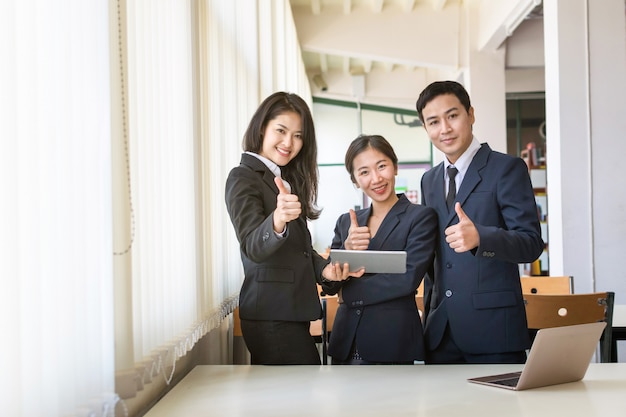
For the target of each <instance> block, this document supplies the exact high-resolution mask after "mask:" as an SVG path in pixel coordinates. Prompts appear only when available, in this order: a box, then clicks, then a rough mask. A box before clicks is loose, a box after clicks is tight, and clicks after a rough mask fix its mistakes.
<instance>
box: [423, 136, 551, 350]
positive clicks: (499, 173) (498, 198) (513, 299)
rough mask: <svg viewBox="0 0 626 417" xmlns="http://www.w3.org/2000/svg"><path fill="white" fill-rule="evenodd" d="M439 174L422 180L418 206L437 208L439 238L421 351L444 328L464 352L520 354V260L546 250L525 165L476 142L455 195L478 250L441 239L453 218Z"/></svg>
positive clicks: (523, 339) (525, 341)
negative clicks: (462, 249) (477, 241)
mask: <svg viewBox="0 0 626 417" xmlns="http://www.w3.org/2000/svg"><path fill="white" fill-rule="evenodd" d="M443 169H444V168H443V163H441V164H439V165H437V166H436V167H434V168H433V169H431V170H430V171H428V172H427V173H425V174H424V176H423V178H422V201H423V203H424V204H425V205H427V206H430V207H433V208H435V209H436V210H437V214H438V216H439V236H441V239H440V241H439V247H438V249H437V254H436V257H435V262H434V266H433V270H432V271H430V272H429V275H428V276H427V278H426V279H425V305H426V310H427V311H426V321H425V323H426V324H425V338H426V345H427V349H428V350H429V351H433V350H435V349H436V348H437V347H438V345H439V343H440V342H441V340H442V337H443V334H444V331H445V330H446V325H448V326H449V332H450V334H451V335H452V339H453V340H454V343H456V345H457V346H458V347H459V348H460V350H461V351H463V352H467V353H470V354H498V353H502V352H520V351H524V350H525V349H527V348H528V347H529V346H530V340H529V337H528V330H527V324H526V314H525V309H524V301H523V298H522V291H521V285H520V279H519V267H518V263H525V262H532V261H534V260H535V259H537V257H539V255H540V254H541V252H542V251H543V247H544V244H543V241H542V239H541V231H540V226H539V219H538V216H537V207H536V203H535V198H534V195H533V190H532V185H531V183H530V178H529V175H528V170H527V167H526V164H525V163H524V162H523V161H522V160H521V159H520V158H515V157H512V156H509V155H505V154H502V153H499V152H495V151H492V150H491V148H490V147H489V145H487V144H482V145H481V147H480V149H479V150H478V152H477V153H476V155H475V156H474V158H473V160H472V162H471V163H470V165H469V167H468V170H467V173H466V174H465V177H464V179H463V182H462V183H461V186H460V188H459V191H458V193H457V197H456V201H458V202H460V203H461V207H462V209H463V210H464V211H465V213H466V214H467V216H468V217H469V219H470V220H471V221H472V222H473V223H474V225H475V226H476V229H477V230H478V234H479V235H480V246H479V247H478V248H476V249H475V250H473V251H470V252H464V253H456V252H454V250H453V249H450V247H449V245H448V243H446V241H445V233H444V231H445V229H446V228H447V227H449V226H451V225H454V224H456V223H458V221H459V220H458V217H457V215H456V213H455V211H454V209H451V210H450V212H448V209H447V207H446V202H445V190H444V188H445V187H444V174H443Z"/></svg>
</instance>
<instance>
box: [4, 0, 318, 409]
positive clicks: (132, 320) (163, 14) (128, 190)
mask: <svg viewBox="0 0 626 417" xmlns="http://www.w3.org/2000/svg"><path fill="white" fill-rule="evenodd" d="M0 35H2V36H0V54H2V56H3V57H4V58H6V59H4V60H3V65H0V89H1V91H2V95H0V105H1V107H0V110H1V111H0V129H1V130H2V135H3V139H2V144H3V149H2V152H0V186H1V187H2V188H1V189H2V193H3V198H2V199H1V200H0V201H1V202H0V209H1V213H0V214H1V215H2V217H1V219H2V220H0V221H2V225H3V228H2V230H3V232H2V233H1V234H0V242H1V247H0V249H1V258H0V260H1V262H0V268H1V270H2V284H3V291H0V324H1V325H2V327H1V328H2V329H3V334H4V338H3V340H5V343H4V344H3V347H2V351H1V352H2V355H0V365H1V366H0V369H2V370H3V375H4V377H3V378H1V379H0V381H1V382H0V389H1V391H0V392H2V396H0V409H2V410H3V413H4V414H6V415H15V416H41V415H46V416H112V415H114V411H113V410H114V409H115V408H116V407H117V410H118V412H120V411H121V410H120V403H119V397H118V395H117V394H116V393H115V391H116V389H117V388H118V387H116V386H114V384H115V383H114V376H115V373H116V372H117V371H121V370H124V368H128V369H131V370H132V371H133V372H137V374H138V375H137V377H138V378H140V379H142V382H145V383H147V382H149V381H150V379H151V378H152V377H154V376H155V375H157V374H161V375H162V376H163V377H164V378H165V379H166V380H169V378H170V377H171V374H170V371H171V370H172V369H173V368H174V367H175V364H176V360H177V359H178V358H179V357H181V356H183V355H185V353H186V352H187V351H188V350H189V349H191V348H192V347H193V346H194V344H195V343H196V342H197V341H198V340H199V338H201V337H202V336H203V335H204V334H205V333H206V332H207V331H209V330H210V329H212V328H215V327H217V326H219V325H220V323H221V321H222V320H223V319H224V318H225V316H226V315H227V314H229V313H230V312H231V311H232V309H233V308H234V307H235V306H236V303H237V294H238V291H239V287H240V285H241V280H242V278H243V277H242V268H241V260H240V257H239V249H238V243H237V242H236V239H235V235H234V232H233V230H232V226H231V225H230V221H229V219H228V215H227V213H226V209H225V204H224V195H223V192H224V191H223V190H224V183H225V181H226V176H227V175H228V172H229V170H230V169H231V168H232V167H233V166H235V165H236V164H238V162H239V157H240V153H241V138H242V136H243V132H244V130H245V128H246V126H247V123H248V121H249V118H250V117H251V115H252V113H253V112H254V110H255V109H256V107H257V106H258V104H259V102H260V101H261V100H262V99H263V98H265V96H266V95H268V94H270V93H272V92H274V91H277V90H288V91H292V92H296V93H299V94H301V95H302V96H303V97H304V98H305V100H307V101H308V102H309V103H310V91H309V90H308V82H307V78H306V74H305V73H304V66H303V64H302V61H301V58H300V50H299V48H298V44H297V35H296V32H295V27H294V24H293V21H292V17H291V9H290V5H289V1H288V0H277V1H269V0H258V1H254V0H234V1H222V0H199V1H192V0H188V1H180V0H163V1H158V2H155V1H148V0H127V1H123V0H119V1H116V2H108V1H105V0H96V1H92V2H83V1H81V0H70V1H69V2H66V3H65V4H64V7H59V4H58V3H55V2H49V1H46V0H25V1H21V0H7V1H3V2H0ZM268 48H269V49H268ZM260 51H263V52H260ZM267 51H269V52H267ZM121 142H124V146H123V148H125V152H117V151H112V149H116V146H117V145H119V143H121ZM120 177H125V178H124V179H121V180H120V179H119V178H120ZM119 183H123V184H124V186H123V187H120V186H119ZM120 194H124V195H125V198H122V199H121V201H122V203H121V204H117V203H115V201H114V200H115V199H118V198H119V195H120ZM114 196H115V199H114V198H113V197H114ZM120 207H121V210H122V211H124V213H121V214H120V213H119V210H120ZM120 229H121V230H123V233H121V234H120V235H121V236H123V237H124V239H119V240H118V239H117V238H116V239H115V240H114V239H113V235H114V233H115V234H118V232H119V230H120ZM126 238H128V239H126ZM123 240H124V242H122V241H123ZM125 240H128V242H125ZM118 264H123V265H124V266H123V267H122V268H120V269H118V267H117V266H116V265H118ZM124 285H126V286H127V288H126V290H125V291H126V292H124V291H122V294H123V296H119V294H118V289H117V287H118V286H122V287H123V286H124ZM114 290H115V291H114ZM120 329H124V330H123V331H120ZM114 335H115V336H116V337H117V339H116V340H114ZM137 369H138V371H136V370H137ZM139 385H141V384H137V386H139ZM122 414H123V413H122Z"/></svg>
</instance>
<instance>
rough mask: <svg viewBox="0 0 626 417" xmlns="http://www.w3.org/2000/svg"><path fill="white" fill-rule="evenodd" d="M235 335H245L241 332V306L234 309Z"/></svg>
mask: <svg viewBox="0 0 626 417" xmlns="http://www.w3.org/2000/svg"><path fill="white" fill-rule="evenodd" d="M233 336H243V334H242V333H241V320H240V319H239V307H235V310H233Z"/></svg>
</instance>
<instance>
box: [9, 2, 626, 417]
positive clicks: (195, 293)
mask: <svg viewBox="0 0 626 417" xmlns="http://www.w3.org/2000/svg"><path fill="white" fill-rule="evenodd" d="M625 5H626V4H625V2H624V0H545V1H543V2H538V1H534V0H411V1H409V0H378V1H365V0H352V1H342V0H293V1H291V2H289V1H287V0H232V1H225V0H187V1H183V0H169V1H166V0H164V1H149V0H108V1H105V0H92V1H82V0H81V1H78V0H73V1H68V2H64V3H63V4H59V3H58V2H48V1H42V0H27V1H22V0H19V1H18V0H3V1H2V2H0V28H1V29H0V31H1V33H2V35H3V36H1V37H0V39H1V40H0V53H1V54H2V56H3V57H4V59H3V64H2V65H0V91H2V94H1V95H0V103H1V110H2V111H1V112H0V126H1V128H2V131H3V139H2V145H3V149H2V152H0V161H1V162H0V184H1V185H2V191H3V198H2V203H1V205H0V207H1V210H2V211H1V214H2V217H1V218H2V224H3V227H2V229H3V232H2V233H1V234H0V236H1V237H0V242H2V252H1V253H2V256H1V258H0V259H1V264H0V265H1V266H2V269H3V275H2V276H3V278H2V284H3V291H2V292H1V293H0V322H1V323H2V327H1V328H2V331H3V333H4V338H3V340H4V343H3V347H2V351H1V352H2V355H0V369H2V370H3V373H4V377H3V378H2V379H1V382H0V388H1V392H2V397H1V399H0V408H1V409H2V410H3V412H4V413H6V414H7V415H15V416H41V415H49V416H70V415H71V416H83V415H84V416H88V415H89V416H91V415H113V413H114V412H117V413H118V415H125V413H127V414H128V415H141V414H142V413H143V412H145V410H147V409H148V408H149V407H150V405H151V404H153V403H154V402H155V401H157V400H158V398H159V397H160V396H161V395H163V393H164V392H165V391H167V390H168V389H169V388H170V387H171V386H173V385H174V384H175V383H176V381H178V380H180V378H182V376H184V375H185V373H186V372H188V370H189V369H191V367H193V366H194V365H196V364H199V363H215V364H219V363H232V356H233V349H232V314H231V313H232V311H233V309H234V308H235V306H236V305H237V296H238V291H239V287H240V284H241V281H242V278H243V277H242V269H241V264H240V257H239V250H238V244H237V242H236V239H235V236H234V232H233V231H232V228H231V226H230V221H229V219H228V216H227V214H226V210H225V204H224V198H223V188H224V182H225V179H226V176H227V174H228V172H229V170H230V169H231V168H232V167H233V166H235V165H236V164H238V162H239V157H240V153H241V138H242V136H243V131H244V130H245V127H246V126H247V123H248V121H249V119H250V117H251V115H252V113H253V112H254V110H255V109H256V107H257V106H258V104H259V103H260V101H261V100H262V99H263V98H265V97H266V96H267V95H269V94H271V93H272V92H274V91H277V90H286V91H291V92H295V93H298V94H300V95H301V96H303V97H304V98H305V99H306V100H307V101H308V102H309V103H310V105H311V107H312V109H313V112H314V117H315V122H316V128H317V129H318V140H319V148H320V152H319V154H320V161H319V162H320V172H321V177H322V178H321V179H322V182H321V190H320V205H321V206H322V207H324V208H325V210H326V211H325V214H324V215H325V216H326V217H324V218H323V219H321V220H320V221H318V222H317V223H315V222H314V223H313V224H312V225H311V227H312V230H313V231H314V236H315V245H316V247H318V249H320V250H323V249H324V248H325V246H326V245H327V244H328V243H329V240H328V236H329V234H328V233H329V232H332V230H330V231H329V229H328V227H329V226H328V225H329V224H331V223H333V224H334V219H335V218H336V215H337V213H338V212H343V211H346V210H347V209H348V208H350V207H352V206H354V205H359V204H364V203H365V202H362V199H361V197H360V196H359V195H358V194H355V193H354V192H353V190H351V189H350V184H349V181H348V176H347V173H345V172H343V171H342V167H341V161H342V160H343V154H344V152H345V148H346V146H347V143H349V141H350V140H352V139H353V138H354V137H356V135H358V134H359V133H361V132H363V133H379V134H383V135H384V136H386V137H388V138H389V139H390V140H391V141H392V143H393V144H394V147H396V150H399V154H400V157H401V160H402V162H403V164H405V165H404V166H403V169H404V170H405V171H403V175H402V178H404V179H405V180H406V183H405V184H404V185H405V186H406V189H407V190H411V191H413V190H414V188H415V181H416V178H418V177H419V176H420V175H421V173H422V172H423V170H424V169H427V168H428V167H429V166H431V165H432V164H436V163H437V162H439V161H440V160H441V155H440V154H439V153H438V152H436V151H434V150H432V148H431V147H430V146H429V144H428V142H427V140H426V138H425V136H424V133H423V132H422V131H421V128H419V127H411V126H408V124H410V123H411V122H412V121H413V120H414V119H415V113H414V107H413V106H414V102H415V99H416V98H417V95H418V94H419V92H420V91H421V90H422V89H423V88H424V87H425V86H426V85H427V84H428V83H430V82H431V81H434V80H437V79H444V78H445V79H455V80H458V81H460V82H462V83H463V84H464V85H465V86H466V87H467V89H468V91H469V93H470V96H471V98H472V104H473V105H474V107H475V109H476V124H475V126H474V132H475V135H476V136H477V138H478V139H479V140H480V141H486V142H488V143H489V144H490V145H491V146H492V148H494V149H496V150H500V151H503V152H509V153H515V152H521V151H522V149H521V148H522V146H519V144H518V143H517V142H515V143H516V145H515V146H513V149H511V145H510V144H509V142H510V140H509V139H507V138H510V137H511V132H509V130H510V129H511V128H510V127H507V120H511V119H515V120H519V117H511V114H510V113H509V114H508V113H507V102H508V103H509V112H513V113H515V111H516V110H515V109H517V111H518V112H519V109H521V107H522V106H523V104H524V100H530V99H535V100H536V99H537V97H539V100H540V101H541V102H542V103H543V105H544V106H545V108H544V109H542V111H543V113H544V115H545V121H546V124H545V126H544V127H542V129H543V130H541V133H538V134H539V136H538V137H537V144H539V145H541V146H543V152H544V153H543V155H542V156H544V157H545V159H544V160H543V162H544V164H545V173H546V184H547V193H546V203H545V204H546V205H547V213H548V219H549V222H548V224H547V231H548V234H549V272H550V274H552V275H572V276H573V277H574V285H575V290H576V292H591V291H596V290H597V291H607V290H608V291H614V292H615V294H616V303H617V304H626V272H624V267H623V264H622V262H621V261H622V259H623V257H624V255H623V254H624V252H625V251H626V243H625V240H624V236H625V235H626V215H625V207H626V193H624V192H623V191H622V190H623V189H624V185H625V176H624V174H623V173H621V172H620V171H619V168H620V167H621V159H622V156H623V155H624V154H625V153H626V140H624V135H625V133H624V132H626V117H624V115H623V112H624V109H626V81H625V74H626V23H625V22H626V20H625ZM538 11H540V16H537V12H538ZM507 98H508V100H507ZM520 102H522V103H520ZM511 103H514V104H513V107H510V106H511ZM511 109H513V110H511ZM517 114H518V115H519V114H521V113H517ZM394 117H395V118H394ZM534 117H535V116H533V118H534ZM539 118H541V117H540V116H539ZM538 132H539V130H538ZM513 136H515V135H513ZM542 136H545V143H542V142H541V140H542V139H543V137H542ZM524 144H525V143H524ZM335 179H336V181H335ZM335 184H336V185H335ZM334 187H336V188H334ZM339 190H344V191H346V192H345V193H343V191H342V193H343V194H344V196H343V197H344V198H345V201H344V199H342V200H341V202H339V200H336V201H335V202H334V203H333V200H335V199H334V197H336V195H335V194H334V193H336V192H337V191H339ZM619 348H620V356H621V358H624V357H625V353H624V346H623V345H620V346H619ZM622 360H623V359H622Z"/></svg>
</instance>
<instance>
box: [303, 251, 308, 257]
mask: <svg viewBox="0 0 626 417" xmlns="http://www.w3.org/2000/svg"><path fill="white" fill-rule="evenodd" d="M302 254H303V255H304V257H305V258H308V257H309V256H310V254H309V252H306V251H305V252H302Z"/></svg>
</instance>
